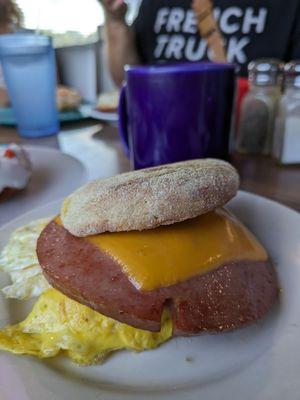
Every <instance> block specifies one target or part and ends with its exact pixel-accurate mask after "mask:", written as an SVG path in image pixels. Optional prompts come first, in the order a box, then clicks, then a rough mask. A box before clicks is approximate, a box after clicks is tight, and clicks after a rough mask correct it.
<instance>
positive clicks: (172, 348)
mask: <svg viewBox="0 0 300 400" xmlns="http://www.w3.org/2000/svg"><path fill="white" fill-rule="evenodd" d="M229 208H230V209H231V210H232V211H234V212H235V213H236V214H237V215H238V216H239V218H240V219H241V220H242V221H244V222H245V224H246V225H248V226H249V228H250V229H251V230H252V231H253V232H254V233H255V234H256V235H257V236H258V237H259V239H260V240H261V241H262V242H263V244H264V245H265V246H266V248H267V249H268V251H269V253H270V254H271V257H272V259H273V261H274V263H275V266H276V269H277V273H278V276H279V280H280V285H281V287H282V293H281V296H280V302H278V304H277V305H275V306H274V307H273V310H272V312H271V313H270V314H269V315H268V316H267V318H265V319H264V320H263V321H260V322H259V323H257V324H255V325H253V326H251V327H249V328H244V329H241V330H238V331H236V332H232V333H226V334H220V335H203V336H199V337H194V338H177V339H173V340H171V341H170V342H168V343H167V344H165V345H163V346H161V347H160V348H158V349H156V350H151V351H148V352H143V353H140V354H134V353H131V352H127V351H124V352H120V353H116V354H115V355H114V356H112V357H111V358H110V359H108V360H107V362H106V363H105V364H104V365H102V366H94V367H81V368H80V367H77V366H75V365H73V364H71V363H70V362H68V361H66V360H65V359H63V358H57V359H53V360H50V361H40V360H36V359H34V358H31V357H24V356H23V357H20V356H12V355H9V354H6V353H1V354H0V398H1V399H2V400H8V399H9V400H11V399H18V400H25V399H26V400H40V399H43V400H62V399H67V400H69V399H73V400H82V399H84V400H92V399H93V400H94V399H101V400H121V399H122V400H144V399H145V400H146V399H149V400H150V399H157V400H167V399H168V400H199V399H205V400H221V399H222V400H235V399H242V400H253V399H255V400H282V399H287V400H299V393H300V380H299V371H300V351H299V349H300V312H299V309H300V290H299V285H300V215H299V214H297V213H296V212H295V211H292V210H290V209H289V208H286V207H284V206H281V205H280V204H277V203H275V202H272V201H270V200H267V199H264V198H262V197H258V196H255V195H252V194H249V193H245V192H240V193H239V194H238V196H237V197H236V198H235V199H234V200H233V201H231V203H230V205H229ZM58 210H59V203H58V202H57V203H54V204H52V205H48V206H47V207H44V208H41V209H39V210H35V211H33V212H31V213H29V214H27V215H25V216H23V217H20V218H19V219H17V220H16V221H12V222H10V223H9V224H7V225H6V226H5V227H3V228H2V229H0V248H1V246H3V245H4V244H5V243H6V242H7V240H8V238H9V235H10V233H11V232H12V230H14V229H15V228H16V227H17V226H20V225H23V224H24V223H27V222H29V221H31V220H32V219H35V218H39V217H43V216H47V215H51V214H52V215H54V214H56V213H57V212H58ZM4 280H5V279H4V278H3V275H2V279H1V277H0V284H3V283H4ZM279 303H280V304H279ZM23 314H24V305H23V303H21V302H18V301H7V300H5V299H4V298H3V296H2V297H0V316H1V320H0V324H1V325H2V326H3V325H4V324H5V323H9V322H15V320H16V319H18V318H20V317H21V315H22V316H23Z"/></svg>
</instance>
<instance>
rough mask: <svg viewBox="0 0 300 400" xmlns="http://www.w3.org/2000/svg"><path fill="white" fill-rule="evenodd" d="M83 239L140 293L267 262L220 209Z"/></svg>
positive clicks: (239, 226)
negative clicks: (243, 263) (244, 263)
mask: <svg viewBox="0 0 300 400" xmlns="http://www.w3.org/2000/svg"><path fill="white" fill-rule="evenodd" d="M86 239H87V240H89V241H90V242H92V243H93V244H94V245H96V246H97V247H98V248H99V249H100V250H101V251H104V252H106V253H108V254H109V255H110V256H111V257H112V258H113V259H115V260H116V261H117V262H118V264H119V265H120V266H121V267H122V269H123V272H124V273H125V274H126V275H127V277H128V279H129V280H130V281H131V282H132V283H133V285H134V286H135V287H136V288H138V289H139V290H153V289H156V288H159V287H166V286H170V285H173V284H175V283H178V282H181V281H185V280H186V279H188V278H191V277H193V276H195V275H199V274H204V273H206V272H208V271H211V270H212V269H215V268H217V267H219V266H221V265H223V264H225V263H227V262H230V261H239V260H251V261H252V260H253V261H264V260H266V259H267V257H268V256H267V253H266V251H265V249H264V248H263V247H262V246H261V244H260V243H259V242H258V241H257V240H256V239H255V237H254V236H253V235H252V234H251V233H250V232H249V231H248V230H247V229H246V228H245V227H244V226H243V225H242V224H241V222H239V221H238V220H237V219H236V218H235V217H234V216H233V215H232V214H230V213H229V212H228V211H226V210H224V209H217V210H215V211H212V212H210V213H207V214H204V215H201V216H200V217H197V218H194V219H192V220H188V221H185V222H180V223H177V224H173V225H168V226H162V227H159V228H156V229H152V230H146V231H141V232H139V231H131V232H117V233H103V234H100V235H95V236H89V237H87V238H86Z"/></svg>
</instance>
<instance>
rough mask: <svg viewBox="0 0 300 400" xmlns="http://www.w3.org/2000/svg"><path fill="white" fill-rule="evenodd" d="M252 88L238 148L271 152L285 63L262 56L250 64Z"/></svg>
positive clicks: (248, 95) (240, 131)
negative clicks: (262, 57)
mask: <svg viewBox="0 0 300 400" xmlns="http://www.w3.org/2000/svg"><path fill="white" fill-rule="evenodd" d="M248 71H249V84H250V91H249V92H248V93H247V95H246V96H245V98H244V100H243V103H242V107H241V118H240V124H239V129H238V143H237V149H238V151H240V152H241V153H250V154H266V155H267V154H270V153H271V148H272V138H273V131H274V121H275V115H276V112H277V107H278V102H279V99H280V96H281V86H282V75H283V64H282V62H281V61H279V60H275V59H259V60H256V61H252V62H250V64H249V66H248Z"/></svg>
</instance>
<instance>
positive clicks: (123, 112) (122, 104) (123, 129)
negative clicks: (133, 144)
mask: <svg viewBox="0 0 300 400" xmlns="http://www.w3.org/2000/svg"><path fill="white" fill-rule="evenodd" d="M126 88H127V85H126V83H125V84H124V85H123V86H122V89H121V93H120V100H119V106H118V114H119V122H118V126H119V135H120V139H121V142H122V145H123V149H124V152H125V154H126V156H127V157H128V158H129V139H128V115H127V107H126Z"/></svg>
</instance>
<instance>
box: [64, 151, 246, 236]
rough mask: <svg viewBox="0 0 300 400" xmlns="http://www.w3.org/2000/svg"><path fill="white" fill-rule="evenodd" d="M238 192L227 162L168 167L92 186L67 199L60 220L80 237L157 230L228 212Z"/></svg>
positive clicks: (105, 180) (89, 184)
mask: <svg viewBox="0 0 300 400" xmlns="http://www.w3.org/2000/svg"><path fill="white" fill-rule="evenodd" d="M238 186H239V177H238V174H237V172H236V170H235V169H234V167H232V166H231V165H230V164H229V163H227V162H225V161H221V160H215V159H203V160H191V161H184V162H179V163H174V164H168V165H163V166H160V167H154V168H148V169H143V170H139V171H133V172H128V173H125V174H121V175H117V176H115V177H111V178H107V179H103V180H97V181H93V182H90V183H88V184H87V185H85V186H83V187H82V188H80V189H78V190H77V191H75V192H74V193H73V194H71V195H70V196H69V197H67V198H66V199H65V201H64V203H63V206H62V209H61V220H62V224H63V226H64V227H65V228H66V229H67V230H68V231H69V232H70V233H72V234H73V235H75V236H79V237H84V236H89V235H94V234H99V233H102V232H120V231H131V230H146V229H153V228H156V227H158V226H160V225H170V224H173V223H176V222H181V221H184V220H186V219H189V218H194V217H196V216H198V215H201V214H204V213H206V212H208V211H211V210H213V209H215V208H216V207H220V206H223V205H224V204H226V203H227V202H228V201H229V200H230V199H231V198H232V197H234V196H235V194H236V192H237V190H238Z"/></svg>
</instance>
